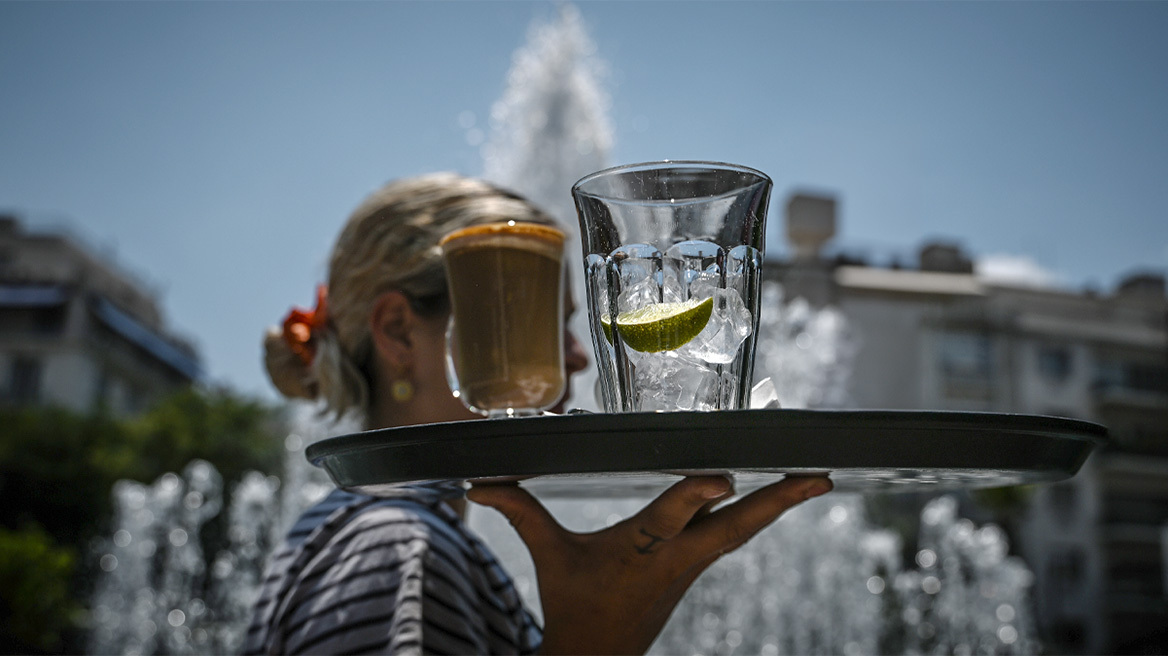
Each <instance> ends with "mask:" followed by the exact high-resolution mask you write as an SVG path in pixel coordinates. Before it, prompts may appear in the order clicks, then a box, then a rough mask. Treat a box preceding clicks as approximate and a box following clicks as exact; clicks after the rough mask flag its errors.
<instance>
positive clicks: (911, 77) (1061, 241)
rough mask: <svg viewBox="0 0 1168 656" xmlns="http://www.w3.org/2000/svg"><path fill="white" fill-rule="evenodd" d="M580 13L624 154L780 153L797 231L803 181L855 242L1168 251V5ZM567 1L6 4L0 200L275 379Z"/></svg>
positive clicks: (1119, 258)
mask: <svg viewBox="0 0 1168 656" xmlns="http://www.w3.org/2000/svg"><path fill="white" fill-rule="evenodd" d="M578 8H579V10H580V13H581V15H582V17H583V20H584V22H585V24H586V25H587V28H588V31H589V33H590V34H591V37H592V39H593V40H594V41H595V43H596V45H597V51H598V56H599V57H600V58H601V59H603V60H604V61H605V62H606V63H607V67H608V71H609V72H608V75H607V76H606V77H605V79H604V84H605V88H606V89H607V91H608V93H609V94H610V96H611V99H612V107H611V121H612V124H613V129H614V135H613V136H614V144H613V150H612V154H611V160H612V163H614V164H618V163H631V162H639V161H647V160H658V159H666V158H669V159H717V160H723V161H730V162H736V163H741V164H747V165H750V166H754V167H756V168H759V169H761V170H763V171H765V172H766V173H768V174H769V175H770V176H771V177H772V178H773V179H774V181H775V196H774V200H773V201H772V210H771V225H772V228H776V227H778V226H779V225H780V222H781V216H782V201H783V199H784V197H785V196H786V195H787V194H788V193H790V192H791V191H792V190H795V189H803V188H806V189H813V190H819V191H827V192H830V193H833V194H836V195H837V196H838V197H839V199H840V223H841V225H840V235H839V237H837V239H836V242H835V247H836V248H838V249H842V250H846V251H849V252H852V253H857V254H864V255H867V256H868V257H869V258H871V259H872V260H873V261H876V262H886V261H888V260H889V259H890V258H891V257H893V256H894V255H899V256H901V257H902V258H903V259H906V260H907V259H910V258H911V256H912V254H913V253H914V252H915V249H916V248H917V247H918V246H919V245H920V243H921V242H922V241H924V240H926V239H929V238H937V237H939V238H946V239H951V240H955V241H958V242H959V243H961V244H963V245H964V246H965V247H966V248H967V249H968V250H969V251H970V252H971V253H972V254H973V255H975V256H977V257H981V258H987V257H992V256H1001V255H1009V256H1013V257H1019V258H1025V260H1026V261H1028V262H1030V263H1032V264H1033V265H1035V266H1038V267H1041V269H1043V270H1045V271H1047V272H1049V274H1050V275H1052V276H1054V277H1055V278H1056V279H1057V280H1059V281H1061V283H1062V284H1065V285H1068V286H1070V287H1072V288H1078V287H1082V286H1084V285H1089V286H1093V287H1096V288H1099V289H1101V290H1108V289H1110V288H1112V287H1113V286H1114V284H1115V282H1116V281H1117V280H1118V278H1119V277H1120V276H1122V275H1123V274H1125V273H1128V272H1130V271H1132V270H1137V269H1152V270H1156V271H1161V272H1162V271H1164V270H1165V268H1168V220H1166V218H1168V217H1166V215H1168V210H1166V208H1168V183H1166V182H1165V181H1166V180H1168V118H1166V117H1168V39H1166V38H1164V35H1165V34H1168V3H1163V2H1134V3H1124V2H1114V3H1112V2H1108V3H1102V2H1099V3H1096V2H1073V3H1072V2H1066V3H1062V2H1020V3H975V2H938V3H930V2H871V3H861V2H833V3H812V2H790V3H786V2H584V3H580V4H579V5H578ZM555 12H556V7H555V5H553V4H551V3H543V2H538V3H537V2H481V3H469V2H429V3H423V2H339V3H324V2H296V3H266V2H206V3H199V2H175V3H148V2H128V3H119V2H100V3H71V2H50V3H23V2H0V211H8V212H14V213H16V214H18V215H20V216H22V217H24V219H25V220H26V221H27V222H29V223H30V224H31V225H32V226H33V227H37V226H49V225H54V224H58V223H61V222H65V223H68V224H70V225H72V226H73V227H74V229H76V230H78V231H80V232H81V233H83V234H84V235H87V236H88V237H89V238H90V240H91V241H94V242H97V243H98V244H99V245H101V246H103V247H109V248H113V249H114V250H116V257H117V260H118V262H120V263H121V264H122V265H123V266H125V267H127V268H129V269H131V270H134V271H138V272H142V273H143V274H144V275H145V276H146V277H147V278H148V279H149V280H151V281H152V282H153V284H155V285H156V286H157V287H158V288H159V289H160V290H161V298H162V301H163V304H164V307H165V310H166V314H167V317H168V319H169V322H170V324H171V326H172V327H173V328H174V329H176V330H177V331H178V332H181V333H184V334H186V335H189V336H191V337H193V338H194V339H195V341H196V343H197V344H198V345H199V347H200V350H201V352H202V354H203V356H204V360H205V364H206V366H207V369H208V373H209V375H210V377H211V378H212V379H213V380H218V381H224V382H228V383H230V384H231V385H233V386H235V387H237V388H239V389H242V390H244V391H247V392H254V393H258V394H264V395H269V394H271V392H270V391H269V388H268V385H267V383H266V380H265V378H264V376H263V373H262V370H261V366H260V353H259V342H260V337H261V334H262V331H263V329H264V327H265V326H266V325H268V324H273V323H275V322H277V321H278V320H279V319H280V317H281V316H282V315H283V313H284V312H286V310H287V309H288V307H289V306H290V305H292V304H301V305H306V304H309V303H310V301H311V300H312V293H313V292H312V290H313V287H314V285H315V283H316V282H317V281H319V280H321V279H322V278H323V276H324V262H325V259H326V257H327V254H328V250H329V248H330V247H331V244H332V240H333V238H334V236H335V234H336V232H337V230H338V229H339V227H340V225H341V223H342V222H343V221H344V219H345V217H346V216H347V215H348V213H349V212H350V211H351V210H352V209H353V207H355V206H356V204H357V203H358V202H359V201H360V200H361V199H362V198H363V197H364V195H365V194H367V193H368V192H369V191H371V190H372V189H374V188H375V187H377V186H378V185H380V184H381V183H383V182H385V181H386V180H389V179H391V178H396V177H402V176H408V175H414V174H418V173H423V172H426V171H432V170H455V171H460V172H462V173H466V174H478V173H480V172H481V170H482V164H481V158H480V155H479V149H478V147H477V145H472V143H471V142H468V139H467V132H468V129H467V126H468V125H469V123H468V120H467V119H468V118H469V117H471V116H473V117H474V125H473V126H471V127H472V128H473V127H479V128H482V127H485V125H486V123H487V117H488V115H489V112H490V107H491V105H492V103H494V102H495V101H496V100H497V99H498V98H499V97H500V95H501V94H502V93H503V90H504V88H505V83H506V75H507V71H508V69H509V67H510V64H511V57H512V54H513V53H514V52H515V50H516V49H517V48H519V47H520V46H522V45H523V43H524V41H525V37H526V34H527V31H528V28H529V26H530V25H531V23H532V21H534V20H545V19H550V18H552V17H553V16H554V15H555ZM460 117H461V121H460ZM471 141H473V140H471ZM564 193H565V194H567V193H568V190H567V189H565V190H564ZM779 237H780V235H779V233H777V232H776V233H775V234H774V235H773V236H772V238H771V240H770V250H771V252H772V253H781V252H782V251H783V249H784V245H783V243H782V240H781V238H779Z"/></svg>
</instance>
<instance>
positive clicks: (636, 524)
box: [623, 476, 733, 554]
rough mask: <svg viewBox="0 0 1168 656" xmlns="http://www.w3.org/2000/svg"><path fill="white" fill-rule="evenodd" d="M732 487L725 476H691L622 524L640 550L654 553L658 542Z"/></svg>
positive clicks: (685, 523) (680, 527)
mask: <svg viewBox="0 0 1168 656" xmlns="http://www.w3.org/2000/svg"><path fill="white" fill-rule="evenodd" d="M732 491H733V486H732V485H731V483H730V480H729V479H728V478H726V477H725V476H694V477H689V478H685V479H682V480H680V481H678V482H677V483H675V484H674V485H673V486H672V487H670V488H669V489H668V490H666V491H665V492H664V493H662V494H661V496H659V497H657V498H656V499H654V500H653V502H652V503H650V504H649V505H648V506H645V508H644V509H643V510H641V512H639V513H637V514H636V515H634V516H633V517H631V518H629V519H627V520H625V521H624V522H623V524H624V525H625V526H626V527H627V528H628V530H630V531H632V532H633V533H634V535H633V543H634V546H635V548H636V550H637V551H638V552H639V553H643V554H644V553H651V552H653V551H654V550H655V549H656V547H657V546H658V544H659V543H661V542H664V541H666V540H669V539H672V538H673V537H674V536H676V535H677V534H678V533H680V532H681V531H682V529H684V528H685V527H686V525H688V524H689V523H690V521H691V520H693V518H694V516H695V515H697V514H698V513H699V512H701V511H702V510H703V508H706V509H707V510H708V506H709V505H710V504H711V503H716V502H717V501H718V500H720V499H723V498H725V497H726V496H727V495H729V494H731V493H732Z"/></svg>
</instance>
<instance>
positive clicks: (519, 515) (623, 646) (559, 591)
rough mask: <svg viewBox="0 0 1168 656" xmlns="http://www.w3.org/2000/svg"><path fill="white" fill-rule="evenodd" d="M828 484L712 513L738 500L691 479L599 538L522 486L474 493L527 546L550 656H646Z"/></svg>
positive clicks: (804, 480) (799, 480)
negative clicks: (684, 603)
mask: <svg viewBox="0 0 1168 656" xmlns="http://www.w3.org/2000/svg"><path fill="white" fill-rule="evenodd" d="M831 487H832V484H831V481H830V480H829V479H828V478H826V477H818V476H816V477H790V478H787V479H784V480H782V481H780V482H778V483H775V484H773V485H770V486H767V487H765V488H762V489H760V490H758V491H756V492H753V493H751V494H750V495H747V496H746V497H743V498H742V499H740V500H739V501H737V502H735V503H732V504H729V505H726V506H724V507H722V508H719V509H718V510H713V507H714V505H716V504H717V503H718V502H720V501H722V500H725V499H727V498H729V497H730V496H732V495H733V493H734V490H733V487H732V485H731V483H730V481H729V480H728V479H727V478H724V477H721V476H703V477H692V478H686V479H684V480H681V481H679V482H677V483H676V484H675V485H673V487H671V488H669V489H668V490H666V491H665V492H664V493H662V494H661V496H659V497H657V499H655V500H654V501H653V502H652V503H650V504H649V505H648V506H646V507H645V508H644V509H642V510H641V511H640V512H639V513H637V514H636V515H634V516H632V517H630V518H628V519H626V520H624V521H622V522H620V523H619V524H616V525H614V526H611V527H609V528H607V529H605V530H603V531H598V532H596V533H585V534H581V533H573V532H571V531H568V530H567V529H565V528H563V527H562V526H560V525H559V523H558V522H556V520H555V519H554V518H553V517H552V516H551V514H550V513H549V512H548V511H547V509H545V508H544V507H543V505H542V504H540V503H539V502H538V501H536V499H535V498H534V497H532V496H531V494H529V493H528V492H527V491H526V490H524V489H522V488H520V487H518V486H517V485H475V486H474V487H472V488H471V489H470V491H469V492H468V493H467V497H468V498H469V499H470V500H471V501H474V502H475V503H479V504H482V505H485V506H490V507H492V508H495V509H496V510H498V511H499V512H501V513H503V515H504V516H506V517H507V519H508V520H509V521H510V522H511V525H512V526H514V527H515V530H516V531H517V532H518V533H519V537H520V538H521V539H522V540H523V542H524V543H525V544H526V545H527V548H528V550H529V551H530V552H531V557H532V560H533V561H534V563H535V571H536V575H537V577H538V579H539V594H540V599H541V601H542V604H543V615H544V638H543V648H542V649H541V652H542V653H544V654H570V653H577V654H625V653H636V654H641V653H644V652H645V651H646V650H647V649H648V648H649V646H650V645H652V644H653V641H654V640H656V639H657V634H659V633H660V632H661V629H662V628H663V627H664V626H665V622H666V621H667V620H668V619H669V616H670V615H671V614H672V613H673V609H674V608H675V607H677V604H678V602H679V601H681V598H682V596H683V595H684V594H685V591H686V590H688V589H689V586H690V585H691V584H692V583H693V582H694V580H695V579H696V578H697V577H698V575H699V574H701V573H702V572H703V571H705V569H706V568H707V567H709V566H710V565H711V564H713V562H714V561H716V560H717V559H718V558H719V557H721V556H722V555H723V554H725V553H728V552H730V551H733V550H734V549H737V548H738V547H740V546H742V545H743V544H745V543H746V542H747V541H748V540H749V539H750V538H752V537H754V535H755V534H756V533H758V532H759V531H761V530H762V529H763V528H766V527H767V526H768V525H770V524H771V522H773V521H774V520H775V519H777V518H778V517H779V515H781V514H782V513H783V512H784V511H785V510H787V509H788V508H790V507H792V506H794V505H796V504H799V503H801V502H803V501H804V500H806V499H810V498H811V497H814V496H819V495H820V494H823V493H825V492H827V491H828V490H830V489H831Z"/></svg>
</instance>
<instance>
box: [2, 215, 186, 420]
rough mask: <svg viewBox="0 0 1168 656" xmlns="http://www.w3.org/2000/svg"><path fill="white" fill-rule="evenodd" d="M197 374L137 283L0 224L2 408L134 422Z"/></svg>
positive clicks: (58, 239) (58, 236) (57, 241)
mask: <svg viewBox="0 0 1168 656" xmlns="http://www.w3.org/2000/svg"><path fill="white" fill-rule="evenodd" d="M199 376H200V363H199V356H198V354H197V353H196V351H195V349H194V347H193V346H192V345H191V344H190V343H189V342H187V341H186V340H183V339H181V338H179V337H177V336H175V335H174V334H172V333H171V332H169V331H168V330H167V328H166V326H165V325H164V322H163V318H162V313H161V311H160V310H159V307H158V302H157V299H156V298H155V297H154V295H153V294H152V293H151V292H150V291H149V290H147V289H146V288H145V286H144V285H143V284H142V283H141V282H139V281H137V280H135V279H134V278H133V277H132V276H130V275H129V274H127V273H125V272H123V271H121V270H120V269H119V268H118V267H117V266H116V265H115V264H114V263H113V262H111V261H109V260H108V259H103V258H102V257H100V256H98V255H96V254H95V253H94V252H93V251H92V250H91V249H89V248H87V247H85V246H84V245H82V244H81V243H80V242H79V241H78V240H76V239H73V238H70V237H69V236H67V235H65V234H63V233H56V232H28V231H25V230H24V228H23V226H22V225H21V223H20V222H19V221H18V220H17V219H16V218H15V217H12V216H0V403H3V404H5V405H26V404H37V405H56V406H62V407H66V408H70V409H73V410H77V411H81V412H87V411H93V410H97V409H104V410H106V411H109V412H112V413H114V414H133V413H136V412H139V411H141V410H144V409H145V408H147V407H148V406H149V405H150V404H151V403H153V402H154V401H156V400H158V399H159V398H161V397H162V396H164V395H166V394H167V393H170V392H173V391H175V390H177V389H180V388H181V387H183V386H185V385H187V384H189V383H191V382H192V381H194V380H197V379H198V378H199Z"/></svg>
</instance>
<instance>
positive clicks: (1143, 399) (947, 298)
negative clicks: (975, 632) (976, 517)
mask: <svg viewBox="0 0 1168 656" xmlns="http://www.w3.org/2000/svg"><path fill="white" fill-rule="evenodd" d="M830 200H831V199H824V198H813V199H812V201H813V202H811V201H808V200H807V197H805V196H794V197H792V198H791V199H789V201H788V203H787V218H788V221H787V226H788V239H789V240H790V241H791V242H792V246H793V248H792V249H791V250H792V251H793V252H794V254H795V255H794V256H793V257H792V258H791V259H789V260H787V261H783V262H771V261H768V267H767V276H768V277H769V278H771V279H774V280H777V281H778V282H780V283H781V284H782V285H783V287H784V291H785V295H786V297H787V298H794V297H799V296H802V297H805V298H807V299H808V300H809V301H810V302H811V303H813V304H816V305H832V306H834V307H836V308H838V309H839V310H840V311H841V312H842V314H843V315H844V316H845V317H846V318H847V320H848V323H849V327H850V329H851V330H852V332H853V334H854V337H855V339H856V340H857V349H856V351H855V356H854V358H855V359H854V367H853V371H852V373H851V386H850V389H849V392H850V395H851V398H852V399H853V400H854V402H855V405H856V406H857V407H860V408H873V409H875V408H884V409H922V410H966V411H992V412H1010V413H1024V414H1042V415H1054V416H1062V417H1072V418H1077V419H1084V420H1089V421H1094V422H1098V423H1101V424H1104V425H1105V426H1107V427H1108V428H1109V431H1110V435H1111V438H1112V440H1113V444H1112V445H1111V446H1110V447H1109V448H1107V449H1104V450H1101V451H1097V452H1096V453H1095V454H1094V455H1093V456H1092V458H1091V459H1090V460H1089V461H1088V462H1087V464H1086V465H1085V466H1084V468H1083V470H1082V471H1081V472H1080V473H1079V474H1078V475H1077V476H1076V477H1074V478H1073V479H1071V480H1068V481H1064V482H1060V483H1057V484H1053V485H1045V486H1035V487H1034V488H1032V489H1031V490H1029V491H1028V495H1029V496H1028V503H1027V504H1026V508H1025V510H1024V512H1023V515H1022V517H1021V518H1020V520H1019V521H1018V522H1017V530H1016V536H1015V537H1016V540H1017V542H1018V544H1016V548H1017V550H1018V551H1019V552H1020V553H1021V555H1023V556H1024V557H1025V559H1026V560H1027V562H1028V564H1029V565H1030V567H1031V568H1032V570H1033V571H1034V574H1035V577H1036V582H1035V594H1034V597H1035V599H1036V603H1037V604H1038V608H1036V612H1037V617H1038V619H1039V622H1040V628H1041V630H1042V633H1043V635H1044V637H1045V638H1046V640H1047V641H1048V643H1049V644H1048V646H1049V647H1050V648H1051V649H1052V650H1053V651H1055V652H1079V653H1100V652H1109V651H1115V650H1128V649H1141V650H1145V649H1146V648H1147V647H1151V648H1153V649H1155V648H1157V647H1159V648H1161V649H1163V648H1168V636H1166V635H1165V634H1164V633H1163V627H1168V583H1166V578H1168V566H1166V564H1165V562H1166V560H1168V545H1166V542H1165V540H1166V537H1165V536H1166V527H1168V297H1166V295H1165V280H1164V276H1163V275H1162V274H1153V273H1140V274H1134V275H1131V276H1129V277H1127V278H1126V279H1124V280H1123V281H1122V282H1120V284H1119V285H1117V286H1116V288H1115V289H1114V290H1112V291H1110V292H1109V293H1092V292H1080V291H1068V290H1065V289H1056V288H1050V287H1034V286H1027V285H1023V284H1007V283H1001V282H998V283H995V282H992V281H990V280H987V279H985V278H983V277H979V276H978V275H977V274H976V273H975V271H974V266H973V263H972V261H971V260H970V259H969V258H968V257H967V256H966V255H965V254H964V253H963V252H962V251H961V249H960V248H959V247H958V246H955V245H953V244H942V243H937V244H930V245H927V246H925V247H924V248H922V249H921V250H920V252H919V258H918V262H917V263H916V265H915V266H913V267H911V268H910V267H905V266H898V267H895V268H893V267H892V266H889V267H879V266H869V265H865V264H863V263H861V262H857V261H855V260H854V259H852V260H850V259H849V258H841V257H832V258H828V257H826V256H824V255H823V254H822V253H823V251H822V246H823V245H824V244H825V243H826V242H827V241H828V240H829V239H830V237H831V236H832V235H834V230H835V217H834V202H831V203H830V210H831V211H825V207H827V206H828V205H827V204H826V203H827V202H828V201H830ZM809 208H810V209H809ZM1157 631H1159V633H1157ZM1146 653H1151V652H1146Z"/></svg>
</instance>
